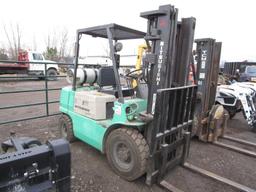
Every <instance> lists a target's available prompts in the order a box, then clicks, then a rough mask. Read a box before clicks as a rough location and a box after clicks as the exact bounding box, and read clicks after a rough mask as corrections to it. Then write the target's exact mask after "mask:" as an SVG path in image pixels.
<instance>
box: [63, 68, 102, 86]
mask: <svg viewBox="0 0 256 192" xmlns="http://www.w3.org/2000/svg"><path fill="white" fill-rule="evenodd" d="M97 77H98V69H89V68H85V69H81V68H78V69H77V71H76V84H77V85H82V84H84V83H87V84H93V83H95V82H96V81H97ZM73 79H74V69H69V70H68V71H67V81H68V83H70V84H72V83H73Z"/></svg>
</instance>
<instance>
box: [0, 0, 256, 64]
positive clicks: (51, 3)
mask: <svg viewBox="0 0 256 192" xmlns="http://www.w3.org/2000/svg"><path fill="white" fill-rule="evenodd" d="M164 4H171V5H174V6H175V7H176V8H178V9H179V19H181V18H183V17H191V16H193V17H195V18H196V30H195V39H196V38H214V39H216V40H217V41H221V42H222V54H221V60H222V61H243V60H249V61H256V51H255V50H256V49H255V46H256V25H255V18H256V11H255V7H256V2H255V1H254V0H232V1H231V0H230V1H229V0H226V1H225V0H137V1H135V0H125V1H124V0H88V1H86V0H72V1H71V0H23V1H21V0H2V2H1V11H0V37H1V38H0V46H2V45H3V44H5V43H6V37H5V35H4V33H3V32H4V31H3V26H4V25H6V26H9V25H10V24H12V25H15V24H16V23H18V24H19V25H20V27H21V29H22V42H23V43H25V44H26V45H29V46H32V45H33V42H36V43H37V44H38V46H37V49H38V51H43V48H44V47H45V44H46V43H45V42H46V39H47V34H49V33H53V32H54V31H55V32H56V31H61V30H62V29H64V28H66V29H67V30H68V31H69V35H70V39H71V41H73V39H74V36H75V33H76V30H77V29H79V28H86V27H92V26H96V25H102V24H108V23H117V24H121V25H124V26H127V27H131V28H134V29H138V30H142V31H146V26H147V22H146V20H145V19H143V18H141V17H140V16H139V15H140V12H144V11H151V10H157V9H158V7H159V5H164Z"/></svg>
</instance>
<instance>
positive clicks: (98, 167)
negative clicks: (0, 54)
mask: <svg viewBox="0 0 256 192" xmlns="http://www.w3.org/2000/svg"><path fill="white" fill-rule="evenodd" d="M64 85H66V83H65V80H58V81H54V82H49V86H50V87H51V88H54V87H62V86H64ZM43 86H44V82H42V81H22V82H17V81H12V82H0V91H10V90H26V89H35V88H36V89H39V88H43ZM44 96H45V95H44V93H42V92H37V93H33V94H28V93H22V94H21V93H19V94H12V95H1V94H0V106H1V107H2V106H7V105H16V104H26V103H31V102H43V101H44ZM58 97H59V92H58V91H54V92H51V93H49V98H50V100H57V99H58ZM54 112H58V104H54V105H51V106H50V113H54ZM43 113H45V106H41V107H40V106H36V107H31V108H30V107H26V108H22V109H12V110H1V111H0V122H3V121H8V120H13V119H19V118H26V117H31V116H37V115H42V114H43ZM57 127H58V116H53V117H48V118H43V119H36V120H31V121H24V122H18V123H12V124H6V125H0V133H1V134H0V141H3V140H4V139H6V138H7V137H8V136H9V132H10V131H11V130H12V131H15V132H16V133H17V135H18V136H32V137H36V138H39V139H40V140H41V141H42V142H45V141H46V140H48V139H55V138H58V137H59V133H58V129H57ZM225 132H226V134H227V135H232V136H234V137H237V138H241V139H246V140H248V141H251V142H255V143H256V134H255V133H252V132H250V129H249V128H248V126H247V124H246V122H245V120H244V119H243V117H242V115H241V114H237V116H235V117H234V119H232V120H230V121H229V122H228V129H227V130H225ZM223 142H227V141H226V140H225V141H223ZM242 147H244V148H246V147H245V146H242ZM247 149H248V148H247ZM250 149H251V150H255V149H252V148H250ZM71 152H72V191H74V192H80V191H81V192H82V191H93V192H94V191H98V192H100V191H102V192H103V191H106V192H108V191H110V192H112V191H124V192H126V191H127V192H128V191H129V192H137V191H138V192H139V191H142V192H144V191H145V192H146V191H147V192H148V191H155V192H160V191H164V190H163V189H162V188H160V187H158V186H156V185H153V186H152V187H148V186H146V185H145V183H144V182H145V177H142V178H140V179H139V180H137V181H135V182H127V181H124V180H122V179H121V178H120V177H118V176H117V175H116V174H114V173H113V172H112V170H111V169H110V167H109V165H108V163H107V159H106V157H105V156H104V155H102V154H101V153H100V152H99V151H97V150H95V149H94V148H92V147H90V146H88V145H86V144H85V143H82V142H80V141H77V142H75V143H73V144H71ZM188 162H190V163H192V164H194V165H196V166H198V167H201V168H204V169H206V170H208V171H212V172H214V173H216V174H219V175H221V176H224V177H227V178H229V179H232V180H234V181H237V182H239V183H242V184H244V185H247V186H249V187H251V188H254V189H256V179H255V178H256V161H255V159H254V158H251V157H247V156H245V155H241V154H239V153H236V152H232V151H229V150H227V149H222V148H220V147H217V146H214V145H212V144H206V143H203V142H199V141H197V140H192V142H191V148H190V156H189V158H188ZM165 179H166V180H167V181H168V182H170V183H172V184H173V185H175V186H176V187H178V188H180V189H182V190H184V191H191V192H208V191H209V192H215V191H225V192H233V191H237V190H235V189H232V188H231V187H229V186H226V185H224V184H221V183H218V182H216V181H213V180H211V179H209V178H205V177H203V176H200V175H198V174H196V173H192V172H191V171H188V170H186V169H185V168H182V167H177V168H175V169H174V170H171V171H170V172H169V173H168V174H167V176H166V178H165Z"/></svg>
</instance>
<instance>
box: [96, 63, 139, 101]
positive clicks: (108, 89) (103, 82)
mask: <svg viewBox="0 0 256 192" xmlns="http://www.w3.org/2000/svg"><path fill="white" fill-rule="evenodd" d="M97 84H98V85H99V87H100V89H99V91H100V92H102V93H107V94H111V95H114V96H115V97H116V98H118V92H117V89H116V80H115V73H114V69H113V67H102V68H100V69H99V73H98V78H97ZM122 93H123V96H124V97H131V96H133V95H134V90H133V89H132V88H126V87H122Z"/></svg>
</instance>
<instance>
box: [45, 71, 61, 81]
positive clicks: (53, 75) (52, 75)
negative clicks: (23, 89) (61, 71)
mask: <svg viewBox="0 0 256 192" xmlns="http://www.w3.org/2000/svg"><path fill="white" fill-rule="evenodd" d="M46 74H47V80H49V81H56V80H57V76H58V73H57V71H56V69H48V70H47V72H46Z"/></svg>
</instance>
